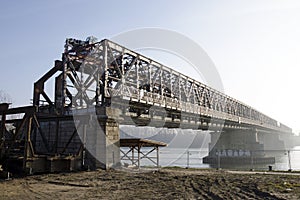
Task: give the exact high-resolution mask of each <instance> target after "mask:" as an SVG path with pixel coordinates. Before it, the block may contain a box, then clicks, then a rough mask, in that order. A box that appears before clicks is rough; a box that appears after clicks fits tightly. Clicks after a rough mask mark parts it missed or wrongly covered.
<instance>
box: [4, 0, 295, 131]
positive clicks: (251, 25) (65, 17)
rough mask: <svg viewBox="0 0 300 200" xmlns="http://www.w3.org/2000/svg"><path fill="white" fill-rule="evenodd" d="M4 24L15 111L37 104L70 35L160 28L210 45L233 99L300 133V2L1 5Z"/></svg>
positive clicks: (6, 83)
mask: <svg viewBox="0 0 300 200" xmlns="http://www.w3.org/2000/svg"><path fill="white" fill-rule="evenodd" d="M0 25H1V26H0V27H1V37H0V44H1V45H0V52H1V53H0V60H1V79H0V90H5V91H6V92H7V93H8V94H10V95H11V97H12V98H13V100H14V105H15V106H20V105H28V104H29V103H30V99H32V87H33V82H34V81H36V80H37V79H38V78H39V77H40V76H41V75H42V74H44V73H45V72H46V71H47V70H49V69H50V67H52V66H53V62H54V60H55V59H60V57H61V53H62V51H63V45H64V40H65V38H67V37H75V38H78V39H83V40H84V39H85V38H86V37H87V36H90V35H94V36H96V37H97V38H99V39H102V38H111V37H112V36H114V35H116V34H118V33H120V32H124V31H128V30H131V29H136V28H142V27H158V28H164V29H168V30H173V31H177V32H179V33H181V34H184V35H186V36H188V37H189V38H191V39H192V40H194V41H196V42H197V43H198V44H199V45H200V46H201V47H203V48H204V49H205V51H206V52H207V54H208V55H209V56H210V57H211V59H212V60H213V62H214V63H215V65H216V67H217V69H218V71H219V74H220V76H221V78H222V81H223V85H224V88H225V92H226V94H228V95H230V96H233V97H234V98H237V99H239V100H241V101H243V102H245V103H246V104H249V105H251V106H252V107H254V108H256V109H258V110H259V111H261V112H263V113H265V114H267V115H269V116H271V117H273V118H275V119H277V120H279V121H280V122H282V123H284V124H286V125H288V126H291V127H292V128H293V129H294V130H300V123H299V117H298V114H299V113H300V95H299V89H298V88H299V85H300V78H299V75H300V73H299V72H300V70H299V68H300V1H296V0H295V1H288V0H282V1H276V0H272V1H266V0H248V1H246V0H244V1H243V0H236V1H230V0H227V1H225V0H224V1H212V0H207V1H199V0H197V1H196V0H195V1H175V0H169V1H167V0H165V1H158V0H157V1H155V0H154V1H141V0H140V1H138V0H136V1H130V0H129V1H79V0H78V1H67V0H62V1H38V0H36V1H21V0H20V1H4V0H1V6H0ZM150 55H153V56H155V55H158V54H157V53H152V54H151V53H150ZM153 58H154V59H156V60H158V61H160V58H161V56H158V58H155V57H153ZM174 61H175V58H174V60H163V61H162V62H163V63H164V64H172V63H176V62H174ZM170 67H172V66H170ZM182 69H184V67H183V68H182ZM183 71H184V70H183ZM187 73H188V72H187Z"/></svg>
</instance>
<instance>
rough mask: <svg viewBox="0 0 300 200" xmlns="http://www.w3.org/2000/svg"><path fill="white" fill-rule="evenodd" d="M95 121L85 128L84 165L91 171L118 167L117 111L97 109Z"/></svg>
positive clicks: (103, 108) (118, 134)
mask: <svg viewBox="0 0 300 200" xmlns="http://www.w3.org/2000/svg"><path fill="white" fill-rule="evenodd" d="M96 112H97V119H96V120H92V123H91V124H90V125H88V126H87V127H85V129H86V131H85V132H86V133H84V134H85V135H86V136H85V138H86V139H85V141H84V143H85V147H86V151H85V152H86V153H85V154H86V155H85V160H84V165H85V166H86V167H89V168H91V169H95V168H101V169H110V168H113V167H118V166H120V133H119V123H118V118H119V110H118V109H113V108H110V107H101V108H97V111H96Z"/></svg>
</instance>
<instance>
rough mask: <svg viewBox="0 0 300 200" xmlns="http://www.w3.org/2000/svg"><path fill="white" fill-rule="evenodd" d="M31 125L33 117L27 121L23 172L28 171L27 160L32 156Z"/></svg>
mask: <svg viewBox="0 0 300 200" xmlns="http://www.w3.org/2000/svg"><path fill="white" fill-rule="evenodd" d="M31 125H32V116H29V117H28V119H27V133H26V136H25V151H24V159H23V170H26V166H27V160H28V158H29V156H30V154H31V149H30V148H31V147H30V134H31Z"/></svg>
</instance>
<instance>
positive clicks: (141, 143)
mask: <svg viewBox="0 0 300 200" xmlns="http://www.w3.org/2000/svg"><path fill="white" fill-rule="evenodd" d="M166 146H167V144H166V143H164V142H158V141H154V140H148V139H142V138H128V139H127V138H126V139H120V147H121V149H120V150H121V153H122V154H123V155H121V161H122V160H123V161H130V162H131V164H132V165H133V166H134V165H135V166H137V167H138V168H140V165H141V160H142V159H147V160H149V161H151V162H152V163H153V164H154V165H155V166H156V167H160V165H159V147H166ZM122 147H123V149H124V148H129V149H128V150H127V151H126V152H125V151H123V150H122ZM142 148H143V150H142ZM135 151H136V152H137V153H135ZM153 151H156V156H151V157H150V154H151V153H152V152H153Z"/></svg>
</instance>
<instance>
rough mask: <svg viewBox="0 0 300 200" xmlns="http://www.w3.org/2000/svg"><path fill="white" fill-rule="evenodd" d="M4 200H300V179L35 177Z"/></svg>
mask: <svg viewBox="0 0 300 200" xmlns="http://www.w3.org/2000/svg"><path fill="white" fill-rule="evenodd" d="M0 191H1V193H0V199H14V200H15V199H300V175H299V174H293V175H290V173H289V174H285V173H278V174H277V173H272V174H271V173H245V172H236V171H235V172H232V171H225V170H219V171H217V170H212V169H208V170H196V169H180V168H163V169H160V170H159V171H157V170H156V171H155V170H139V171H138V170H135V171H133V170H127V169H124V170H112V171H102V170H99V171H92V172H77V173H62V174H44V175H34V176H28V177H24V178H15V179H12V180H9V181H1V182H0Z"/></svg>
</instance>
